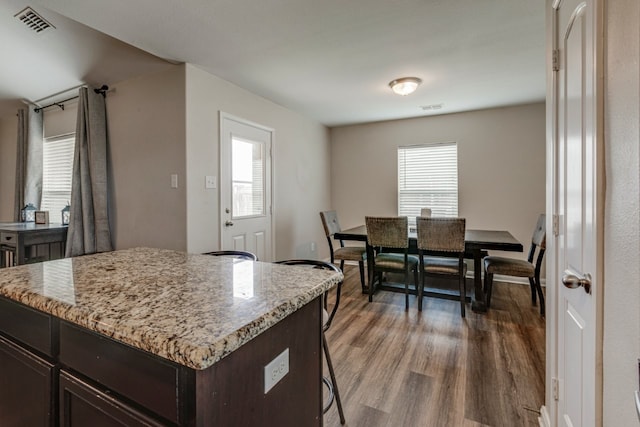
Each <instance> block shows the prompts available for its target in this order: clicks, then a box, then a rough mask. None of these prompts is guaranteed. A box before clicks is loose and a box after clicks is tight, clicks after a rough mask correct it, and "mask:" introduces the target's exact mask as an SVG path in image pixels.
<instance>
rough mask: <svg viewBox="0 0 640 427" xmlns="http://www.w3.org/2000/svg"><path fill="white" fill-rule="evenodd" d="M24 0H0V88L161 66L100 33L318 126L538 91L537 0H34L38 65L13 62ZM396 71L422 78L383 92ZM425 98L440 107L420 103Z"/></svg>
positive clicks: (26, 93)
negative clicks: (39, 29) (407, 90)
mask: <svg viewBox="0 0 640 427" xmlns="http://www.w3.org/2000/svg"><path fill="white" fill-rule="evenodd" d="M24 4H26V3H25V2H24V1H18V0H0V15H1V16H0V40H2V43H3V44H4V40H11V42H10V43H8V45H9V56H10V57H17V58H20V61H17V62H16V61H5V60H4V59H3V65H2V69H0V99H8V97H10V96H13V97H18V98H27V99H31V100H33V99H38V97H42V96H45V95H42V94H43V93H46V94H51V93H55V92H56V91H59V90H62V89H64V88H68V87H71V86H74V85H76V84H78V82H82V81H85V80H86V79H87V78H88V77H90V78H91V79H94V80H95V81H92V82H89V83H95V84H101V83H102V82H109V81H111V82H116V81H118V79H120V80H121V79H122V77H127V76H128V75H135V74H136V73H140V72H143V71H145V68H148V67H154V66H160V65H161V63H162V61H157V60H156V59H155V58H153V57H151V56H150V55H145V54H142V53H140V56H138V55H137V54H136V53H135V50H134V49H130V47H129V46H126V45H125V44H123V43H118V42H116V41H115V40H113V39H111V38H109V37H105V35H104V34H108V35H109V36H112V37H114V38H115V39H118V40H121V41H123V42H125V43H127V44H129V45H132V46H135V47H137V48H139V49H141V50H144V51H146V52H149V53H151V54H153V55H156V56H158V57H160V58H166V59H169V60H171V61H178V62H189V63H192V64H194V65H195V66H197V67H199V68H201V69H203V70H206V71H209V72H211V73H212V74H215V75H217V76H219V77H221V78H223V79H225V80H228V81H230V82H233V83H235V84H236V85H238V86H241V87H243V88H245V89H247V90H249V91H251V92H253V93H255V94H258V95H261V96H263V97H265V98H268V99H270V100H272V101H274V102H276V103H278V104H280V105H283V106H285V107H288V108H290V109H293V110H296V111H298V112H300V113H301V114H304V115H306V116H308V117H310V118H313V119H315V120H317V121H319V122H321V123H324V124H326V125H328V126H338V125H344V124H352V123H362V122H370V121H378V120H388V119H399V118H406V117H416V116H423V115H428V114H442V113H451V112H458V111H465V110H474V109H481V108H487V107H496V106H504V105H513V104H522V103H528V102H535V101H542V100H543V99H544V92H545V73H544V67H545V57H544V44H545V36H544V25H545V24H544V1H542V0H482V1H480V0H261V1H256V0H182V1H176V0H110V1H100V0H35V1H34V3H32V4H30V5H31V6H33V7H34V8H35V9H36V10H37V11H38V12H40V13H41V14H42V15H44V16H45V17H46V18H47V19H50V21H52V23H53V24H54V25H55V26H56V27H57V29H56V30H55V32H52V33H51V35H50V36H49V38H55V40H48V39H47V43H51V44H53V45H55V46H58V49H53V48H48V50H47V51H46V52H39V53H38V54H39V55H41V56H42V57H40V58H38V61H40V62H41V64H42V65H40V66H38V67H37V73H34V70H28V69H27V70H25V63H27V64H29V63H30V61H31V58H30V52H31V51H32V50H36V51H37V49H34V46H35V45H38V44H41V43H42V39H43V37H40V36H35V38H34V36H32V35H31V34H27V33H26V32H25V31H24V30H23V29H22V28H15V27H16V26H19V25H21V24H20V23H19V22H17V21H16V20H15V19H13V15H14V14H15V13H17V12H19V11H20V10H21V6H20V5H24ZM43 5H46V7H47V8H48V9H45V8H44V7H43ZM51 10H53V11H55V12H57V13H53V12H51ZM58 14H60V15H58ZM61 15H62V16H61ZM65 16H66V17H68V18H71V19H73V20H75V21H77V22H80V23H82V24H84V25H86V26H88V27H91V28H93V29H96V30H98V31H99V32H102V33H104V34H100V33H98V32H95V31H91V30H90V29H89V28H86V27H84V26H82V25H77V23H75V22H73V21H71V20H69V19H66V18H64V17H65ZM11 20H13V21H12V22H10V21H11ZM18 30H21V31H18ZM6 32H9V33H11V34H10V38H8V39H7V38H6V34H4V33H6ZM54 34H55V35H54ZM89 40H92V41H93V42H95V43H96V44H95V45H93V44H91V45H89ZM23 43H24V44H26V45H25V46H22V44H23ZM103 44H104V45H103ZM101 45H103V46H102V47H99V46H101ZM114 45H115V47H114ZM109 46H111V48H109ZM116 47H117V48H118V49H121V50H118V49H116ZM125 48H127V49H128V50H127V49H125ZM109 49H111V50H109ZM5 51H6V48H5V47H3V54H4V52H5ZM123 51H125V53H124V55H123ZM78 52H81V54H78ZM87 56H88V57H90V58H89V59H87ZM61 57H62V58H61ZM5 64H7V65H10V66H5ZM32 74H33V75H32ZM12 75H17V76H20V77H19V79H20V81H21V82H22V83H20V84H16V83H15V82H16V80H15V79H14V77H11V76H12ZM406 76H415V77H419V78H421V79H422V80H423V84H422V85H421V86H420V87H419V88H418V91H416V92H415V93H414V94H412V95H409V96H406V97H400V96H398V95H395V94H393V93H392V92H391V90H390V89H389V87H388V83H389V81H391V80H393V79H395V78H399V77H406ZM34 77H37V78H34ZM45 77H46V78H45ZM61 88H62V89H61ZM40 95H42V96H40ZM433 104H442V108H441V109H439V110H432V111H429V110H427V111H425V110H423V109H422V108H421V107H422V106H428V105H433Z"/></svg>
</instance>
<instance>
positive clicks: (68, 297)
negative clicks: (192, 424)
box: [0, 248, 342, 369]
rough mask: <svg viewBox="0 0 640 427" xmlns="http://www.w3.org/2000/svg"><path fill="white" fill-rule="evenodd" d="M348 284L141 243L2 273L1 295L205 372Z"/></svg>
mask: <svg viewBox="0 0 640 427" xmlns="http://www.w3.org/2000/svg"><path fill="white" fill-rule="evenodd" d="M340 280H342V275H341V274H336V273H335V272H331V271H326V270H317V269H309V268H305V267H296V266H284V265H278V264H272V263H264V262H252V261H240V260H237V259H231V258H228V257H214V256H208V255H195V254H187V253H184V252H176V251H171V250H163V249H150V248H134V249H127V250H121V251H114V252H107V253H102V254H97V255H88V256H82V257H77V258H65V259H60V260H55V261H48V262H43V263H37V264H30V265H23V266H18V267H12V268H5V269H2V270H0V295H2V296H5V297H8V298H10V299H12V300H15V301H18V302H20V303H22V304H25V305H28V306H30V307H33V308H35V309H37V310H40V311H43V312H45V313H49V314H52V315H54V316H56V317H59V318H61V319H64V320H66V321H69V322H71V323H74V324H77V325H80V326H83V327H85V328H87V329H89V330H92V331H95V332H98V333H100V334H103V335H106V336H109V337H111V338H113V339H115V340H118V341H121V342H123V343H126V344H129V345H131V346H133V347H136V348H139V349H142V350H145V351H148V352H150V353H153V354H156V355H158V356H160V357H163V358H166V359H169V360H172V361H174V362H176V363H179V364H182V365H185V366H188V367H190V368H194V369H205V368H207V367H209V366H211V365H212V364H214V363H215V362H217V361H218V360H220V359H222V358H223V357H224V356H226V355H228V354H229V353H231V352H233V351H234V350H235V349H237V348H238V347H240V346H241V345H243V344H244V343H246V342H247V341H249V340H251V339H252V338H254V337H255V336H257V335H259V334H260V333H261V332H263V331H265V330H266V329H268V328H269V327H271V326H272V325H274V324H276V323H277V322H278V321H280V320H282V319H283V318H285V317H287V316H288V315H289V314H291V313H293V312H294V311H296V310H298V309H299V308H301V307H302V306H304V305H305V304H307V303H308V302H310V301H312V300H313V299H314V298H316V297H317V296H319V295H321V294H322V293H323V292H324V291H325V290H327V289H330V288H332V287H333V286H335V285H336V284H337V283H338V282H339V281H340Z"/></svg>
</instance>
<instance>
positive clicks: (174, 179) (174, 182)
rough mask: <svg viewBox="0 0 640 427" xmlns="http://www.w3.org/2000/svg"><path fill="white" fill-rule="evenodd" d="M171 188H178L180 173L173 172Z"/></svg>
mask: <svg viewBox="0 0 640 427" xmlns="http://www.w3.org/2000/svg"><path fill="white" fill-rule="evenodd" d="M171 188H178V174H175V173H173V174H171Z"/></svg>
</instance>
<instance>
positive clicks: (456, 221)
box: [416, 218, 466, 252]
mask: <svg viewBox="0 0 640 427" xmlns="http://www.w3.org/2000/svg"><path fill="white" fill-rule="evenodd" d="M416 222H417V227H418V249H422V250H427V251H438V252H464V232H465V227H466V220H465V219H464V218H416Z"/></svg>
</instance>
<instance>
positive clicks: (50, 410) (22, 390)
mask: <svg viewBox="0 0 640 427" xmlns="http://www.w3.org/2000/svg"><path fill="white" fill-rule="evenodd" d="M55 380H56V367H55V366H54V365H53V364H51V363H49V362H47V361H46V360H44V359H42V358H40V357H38V356H36V355H35V354H33V353H31V352H29V351H27V350H25V349H24V348H22V347H19V346H17V345H16V344H14V343H12V342H11V341H9V340H6V339H4V338H2V337H0V424H1V425H2V426H3V427H13V426H15V427H24V426H53V425H56V423H55V420H56V406H55V397H56V396H55Z"/></svg>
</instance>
